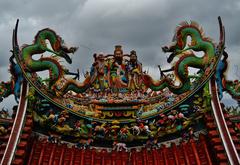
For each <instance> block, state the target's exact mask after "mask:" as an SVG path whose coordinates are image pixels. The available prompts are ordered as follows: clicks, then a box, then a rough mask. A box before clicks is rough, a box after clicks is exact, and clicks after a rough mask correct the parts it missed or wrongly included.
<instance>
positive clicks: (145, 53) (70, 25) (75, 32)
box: [0, 0, 240, 80]
mask: <svg viewBox="0 0 240 165" xmlns="http://www.w3.org/2000/svg"><path fill="white" fill-rule="evenodd" d="M0 16H1V17H0V36H1V37H0V56H1V60H0V66H1V67H0V69H1V70H0V79H1V80H8V79H9V75H8V74H6V72H7V66H8V58H9V56H10V53H9V50H10V49H11V37H12V36H11V35H12V29H13V28H14V25H15V22H16V20H17V18H19V19H20V23H19V33H18V38H19V43H20V44H24V43H26V44H31V43H32V40H33V38H34V35H35V34H36V33H37V31H38V30H41V29H42V28H46V27H49V28H52V29H54V30H55V31H56V32H57V34H59V35H60V36H62V38H63V39H64V41H65V42H66V44H67V45H69V46H78V47H79V50H78V51H77V53H76V54H75V55H74V56H73V64H72V65H71V66H68V67H69V68H70V69H71V70H76V69H77V68H79V69H80V70H84V69H85V70H86V69H89V67H90V65H91V63H92V54H93V53H95V52H104V53H112V52H113V49H114V45H116V44H121V45H123V50H124V51H125V52H126V53H128V52H129V51H131V50H132V49H135V50H136V51H137V53H138V57H139V60H140V61H141V62H143V64H144V67H145V68H150V73H151V72H152V74H156V71H155V70H156V68H157V67H156V66H157V65H158V64H160V65H162V66H164V67H168V65H166V63H167V62H166V56H167V55H166V54H164V53H163V52H162V51H161V46H164V45H168V44H169V43H170V42H171V39H172V37H173V34H174V30H175V27H176V26H177V24H179V23H180V22H181V21H185V20H187V21H190V20H195V21H197V22H198V23H199V24H200V25H201V26H202V27H203V28H204V31H205V33H206V36H210V37H211V38H213V39H214V40H215V41H216V42H217V41H218V37H219V29H218V22H217V17H218V16H221V17H222V20H223V23H224V25H225V28H226V46H227V49H226V50H227V51H228V52H229V54H230V58H229V61H230V68H229V71H228V75H229V76H228V77H229V78H230V79H236V78H237V77H236V74H235V72H236V69H235V68H236V67H235V66H239V68H240V60H239V55H240V49H239V48H240V30H239V29H240V21H239V16H240V1H238V0H211V1H208V0H201V1H194V0H181V1H176V0H175V1H174V0H114V1H113V0H82V1H79V0H68V1H59V0H51V1H47V0H41V1H32V0H16V1H4V0H0ZM238 79H239V78H238Z"/></svg>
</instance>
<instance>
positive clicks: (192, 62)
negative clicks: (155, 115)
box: [143, 22, 216, 94]
mask: <svg viewBox="0 0 240 165" xmlns="http://www.w3.org/2000/svg"><path fill="white" fill-rule="evenodd" d="M188 36H190V37H191V44H190V45H188V47H186V46H187V37H188ZM173 42H174V44H172V45H171V46H169V47H167V46H165V47H163V48H162V49H163V51H164V52H172V54H171V55H170V56H169V58H168V62H169V63H170V62H171V61H172V60H173V59H174V57H175V56H179V57H180V58H179V60H178V61H177V62H176V64H175V65H174V66H173V68H172V70H174V74H175V76H176V77H177V78H178V79H179V81H180V85H179V86H176V85H174V82H172V80H171V79H170V78H168V77H167V76H165V77H164V78H163V79H161V80H159V81H154V80H153V79H152V78H151V77H150V76H149V75H147V74H144V75H143V81H144V83H145V85H146V86H147V87H149V88H150V89H152V90H153V91H159V90H162V89H164V88H166V87H168V88H169V90H170V91H171V92H173V93H174V94H181V93H184V92H186V91H188V90H190V89H191V82H190V77H189V73H188V67H193V68H197V69H200V70H201V71H202V73H204V74H205V75H208V74H209V72H210V71H211V69H212V68H213V64H214V63H215V61H216V56H215V49H216V46H215V45H214V44H213V42H212V40H211V39H210V38H207V37H205V36H204V34H203V30H202V28H200V27H199V25H198V24H197V23H195V22H191V23H188V22H183V23H181V24H180V25H179V26H178V27H177V29H176V33H175V36H174V39H173ZM187 50H193V51H196V52H199V51H203V52H204V55H203V57H197V56H196V55H195V54H194V53H193V51H187ZM203 71H204V72H203Z"/></svg>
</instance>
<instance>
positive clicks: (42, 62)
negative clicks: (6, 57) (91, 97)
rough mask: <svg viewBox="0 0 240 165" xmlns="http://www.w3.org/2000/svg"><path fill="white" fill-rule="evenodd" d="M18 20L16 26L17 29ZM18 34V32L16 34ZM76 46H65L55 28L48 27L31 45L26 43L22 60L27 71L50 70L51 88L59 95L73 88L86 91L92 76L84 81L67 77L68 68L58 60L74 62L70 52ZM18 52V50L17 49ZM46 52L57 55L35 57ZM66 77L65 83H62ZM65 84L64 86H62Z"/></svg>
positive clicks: (41, 31)
mask: <svg viewBox="0 0 240 165" xmlns="http://www.w3.org/2000/svg"><path fill="white" fill-rule="evenodd" d="M17 27H18V22H17V24H16V27H15V33H16V31H17ZM15 35H17V34H15ZM13 39H14V40H15V41H13V43H15V45H18V44H17V41H16V40H17V37H16V36H15V37H13ZM46 40H48V41H49V42H50V44H51V47H52V50H51V49H50V48H48V46H47V43H46ZM76 50H77V48H76V47H70V48H67V47H66V46H64V43H63V40H62V38H61V37H60V36H58V35H57V34H56V33H55V32H54V31H53V30H51V29H49V28H46V29H43V30H40V31H39V32H38V33H37V34H36V36H35V39H34V41H33V44H31V45H24V46H23V47H22V49H21V51H20V52H21V57H20V60H21V61H22V62H23V67H24V70H25V71H26V72H30V73H35V72H39V71H45V70H48V71H49V89H50V90H52V91H54V92H55V93H56V94H57V95H62V94H65V93H66V92H68V91H69V90H73V91H75V92H77V93H80V92H84V91H85V90H86V89H87V88H88V87H89V85H90V84H91V83H90V80H91V78H90V76H87V77H86V79H85V80H84V82H83V83H79V82H78V81H76V80H75V79H70V78H68V79H67V78H65V77H64V75H66V74H68V70H66V69H64V67H63V66H61V65H60V63H59V61H58V57H61V58H64V59H65V60H66V61H67V62H68V63H72V60H71V58H70V57H69V55H68V54H69V53H75V51H76ZM15 52H16V51H15ZM45 52H50V53H53V54H54V55H55V56H50V57H41V58H40V59H38V60H35V59H33V56H34V55H36V54H42V53H45ZM62 79H64V81H65V82H64V85H62V82H61V81H62ZM62 86H63V87H62Z"/></svg>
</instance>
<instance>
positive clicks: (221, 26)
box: [218, 16, 225, 48]
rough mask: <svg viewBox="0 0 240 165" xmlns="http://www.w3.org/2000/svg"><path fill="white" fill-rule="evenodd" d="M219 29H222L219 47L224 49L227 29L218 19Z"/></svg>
mask: <svg viewBox="0 0 240 165" xmlns="http://www.w3.org/2000/svg"><path fill="white" fill-rule="evenodd" d="M218 23H219V29H220V37H219V46H220V47H223V48H224V45H225V28H224V26H223V24H222V19H221V17H220V16H219V17H218Z"/></svg>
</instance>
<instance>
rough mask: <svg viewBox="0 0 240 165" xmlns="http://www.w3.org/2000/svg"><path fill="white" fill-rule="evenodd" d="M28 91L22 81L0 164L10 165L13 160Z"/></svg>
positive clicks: (26, 85)
mask: <svg viewBox="0 0 240 165" xmlns="http://www.w3.org/2000/svg"><path fill="white" fill-rule="evenodd" d="M28 89H29V86H28V83H27V81H26V80H23V83H22V88H21V95H20V101H19V104H18V109H17V114H16V117H15V119H14V124H13V128H12V130H11V135H10V137H9V140H8V143H7V146H6V150H5V152H4V154H3V158H2V161H1V163H0V164H3V165H10V164H11V162H12V160H13V156H14V153H15V149H16V146H17V142H18V139H19V136H20V133H21V130H22V126H23V123H24V119H25V114H26V109H27V100H26V96H27V94H28Z"/></svg>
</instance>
